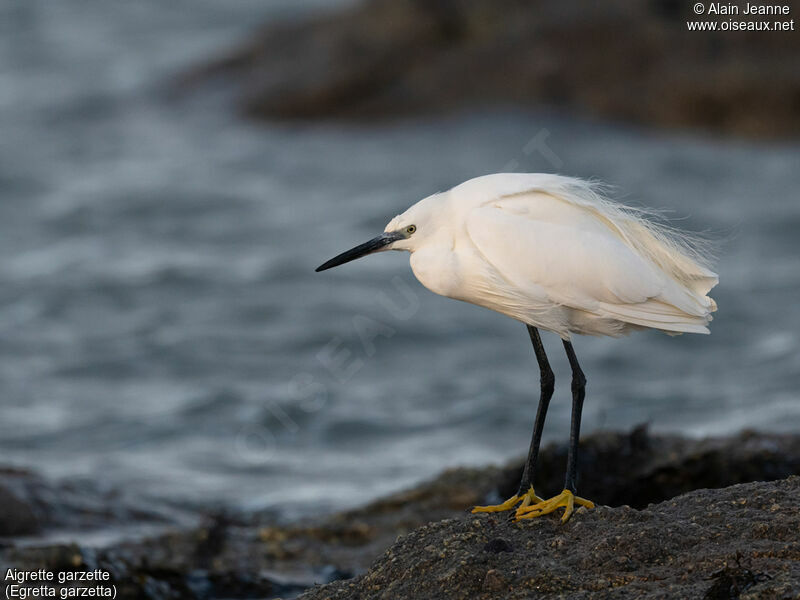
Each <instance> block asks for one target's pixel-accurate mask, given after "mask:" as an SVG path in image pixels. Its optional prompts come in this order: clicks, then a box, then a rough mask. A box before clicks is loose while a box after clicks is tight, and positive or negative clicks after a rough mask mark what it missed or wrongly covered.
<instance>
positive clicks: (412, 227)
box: [406, 225, 417, 235]
mask: <svg viewBox="0 0 800 600" xmlns="http://www.w3.org/2000/svg"><path fill="white" fill-rule="evenodd" d="M416 230H417V226H416V225H409V226H408V227H406V233H407V234H409V235H411V234H412V233H414V232H415V231H416Z"/></svg>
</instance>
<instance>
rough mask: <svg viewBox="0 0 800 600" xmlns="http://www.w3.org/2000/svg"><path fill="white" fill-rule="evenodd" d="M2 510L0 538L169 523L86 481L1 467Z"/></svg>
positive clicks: (0, 498) (0, 495) (161, 516)
mask: <svg viewBox="0 0 800 600" xmlns="http://www.w3.org/2000/svg"><path fill="white" fill-rule="evenodd" d="M0 507H2V510H0V537H17V536H33V535H46V534H49V533H54V532H57V531H64V530H70V531H84V532H87V531H90V530H99V529H110V528H112V527H115V526H121V525H128V526H129V525H132V524H135V523H149V524H153V525H156V524H164V522H165V519H166V518H167V517H166V515H163V514H161V513H159V512H157V511H150V510H142V509H140V508H139V507H138V506H137V505H136V503H135V502H133V501H130V500H128V499H126V498H124V497H122V496H120V495H119V494H117V493H115V492H113V491H108V490H106V491H103V490H100V489H99V488H98V487H97V486H96V485H94V484H92V483H90V482H86V481H72V482H52V481H48V480H46V479H45V478H43V477H41V476H39V475H37V474H35V473H31V472H30V471H25V470H22V469H12V468H2V467H0Z"/></svg>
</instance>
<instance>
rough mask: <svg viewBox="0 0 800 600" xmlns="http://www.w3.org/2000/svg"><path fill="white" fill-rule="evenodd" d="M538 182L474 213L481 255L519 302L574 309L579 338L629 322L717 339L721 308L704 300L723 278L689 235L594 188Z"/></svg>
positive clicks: (622, 329)
mask: <svg viewBox="0 0 800 600" xmlns="http://www.w3.org/2000/svg"><path fill="white" fill-rule="evenodd" d="M521 177H526V176H521ZM528 177H529V176H528ZM536 177H537V179H536V180H535V181H533V180H531V179H530V178H527V180H525V179H520V180H518V181H517V182H516V183H517V184H518V185H517V187H516V188H513V187H512V188H509V189H507V190H503V191H507V192H508V194H506V195H504V196H499V197H498V196H497V195H495V197H494V198H493V199H491V196H490V199H489V200H488V201H487V202H486V203H484V204H483V205H482V206H479V207H477V208H473V209H471V210H470V211H469V212H468V214H467V215H465V217H466V218H465V226H466V230H467V233H468V234H469V236H470V238H471V240H472V242H473V243H474V245H475V247H476V249H477V250H478V251H479V252H480V253H481V254H482V255H483V257H484V258H485V260H486V261H487V262H488V263H490V264H491V265H492V266H493V268H494V269H495V270H496V271H497V273H498V275H499V276H500V277H502V278H503V279H504V280H505V281H506V282H508V284H509V286H512V287H514V288H516V290H518V291H519V295H520V296H523V297H524V296H526V295H528V296H530V297H531V298H532V299H534V298H537V300H543V299H542V298H541V294H542V290H544V293H545V294H546V295H547V299H548V300H549V302H551V303H552V304H553V305H555V306H558V307H567V308H569V309H573V310H572V311H569V313H568V315H567V316H566V317H563V315H562V317H563V318H568V319H569V318H571V319H572V321H573V322H572V323H565V324H564V325H562V327H563V328H565V329H567V330H568V331H573V332H579V333H590V334H591V333H596V334H602V335H620V334H623V333H626V332H627V331H628V330H629V329H631V327H626V326H625V325H626V324H630V325H633V326H638V327H651V328H655V329H661V330H663V331H667V332H672V333H681V332H695V333H708V329H707V327H706V324H707V323H708V322H709V321H710V320H711V315H710V313H711V312H712V311H714V310H715V309H716V304H715V303H714V301H713V300H712V299H711V298H709V297H708V296H705V294H706V293H707V292H708V291H709V290H710V289H711V288H712V287H713V286H714V285H715V284H716V282H717V277H716V274H714V273H713V272H711V271H710V270H709V269H708V268H707V267H706V266H705V265H703V264H701V261H699V260H698V259H697V257H695V256H694V254H693V251H692V250H691V248H690V247H688V246H687V245H686V244H685V240H684V239H683V238H681V237H677V234H675V236H673V235H671V231H670V230H668V229H665V228H662V227H659V226H656V225H654V224H653V223H650V222H649V221H647V220H646V219H644V218H641V217H640V216H637V215H636V214H635V213H634V212H633V211H632V210H631V209H627V208H626V207H622V206H620V205H617V204H615V203H613V202H611V201H608V200H606V199H604V198H602V197H601V196H598V195H596V193H595V191H594V190H593V189H592V188H591V186H590V184H587V183H586V182H582V181H579V180H574V179H570V178H563V177H557V176H536ZM540 180H541V181H540ZM536 184H538V185H536ZM545 184H546V185H545ZM525 185H527V188H528V189H527V191H526V190H525V189H524V188H525ZM528 290H529V291H530V294H528V293H527V291H528ZM534 304H535V306H532V311H534V312H535V311H537V310H540V306H541V304H540V302H538V301H537V302H535V303H534ZM531 320H535V318H532V319H531ZM593 320H594V321H596V323H595V324H594V325H592V321H593ZM532 324H534V325H535V324H536V323H535V322H534V323H532ZM548 325H549V326H550V328H553V329H554V330H557V328H555V327H554V326H553V325H552V323H548ZM593 327H595V330H592V328H593ZM559 333H560V334H561V335H562V336H563V335H565V334H567V333H568V332H567V331H559Z"/></svg>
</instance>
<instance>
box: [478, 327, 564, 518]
mask: <svg viewBox="0 0 800 600" xmlns="http://www.w3.org/2000/svg"><path fill="white" fill-rule="evenodd" d="M526 327H527V328H528V335H530V338H531V343H532V344H533V351H534V352H535V353H536V361H537V362H538V363H539V384H540V392H539V408H538V409H537V411H536V421H535V422H534V424H533V435H532V436H531V445H530V448H529V449H528V459H527V460H526V461H525V468H524V469H523V470H522V479H521V480H520V482H519V489H518V490H517V493H516V494H514V495H513V496H511V498H509V499H508V500H506V501H505V502H503V503H502V504H496V505H493V506H476V507H475V508H473V509H472V512H474V513H477V512H500V511H504V510H511V509H512V508H514V507H515V506H517V504H519V505H520V506H519V509H523V508H526V507H528V506H529V505H532V504H539V503H540V502H542V501H543V500H542V499H541V498H540V497H539V496H537V495H536V493H535V492H534V491H533V474H534V471H535V468H536V459H537V458H538V457H539V445H540V444H541V442H542V430H543V429H544V420H545V418H546V417H547V409H548V407H549V406H550V399H551V398H552V397H553V389H554V388H555V382H556V378H555V376H554V375H553V370H552V369H551V368H550V362H549V361H548V360H547V354H546V353H545V351H544V345H543V344H542V338H541V337H540V336H539V331H538V330H537V329H536V328H535V327H531V326H530V325H526ZM519 509H518V510H519Z"/></svg>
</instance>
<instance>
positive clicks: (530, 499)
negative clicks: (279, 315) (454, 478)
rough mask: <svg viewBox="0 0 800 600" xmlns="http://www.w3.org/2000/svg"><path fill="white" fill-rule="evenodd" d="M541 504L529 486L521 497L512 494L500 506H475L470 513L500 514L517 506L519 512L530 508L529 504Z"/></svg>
mask: <svg viewBox="0 0 800 600" xmlns="http://www.w3.org/2000/svg"><path fill="white" fill-rule="evenodd" d="M520 502H521V504H520ZM542 502H544V500H542V499H541V498H540V497H539V496H537V495H536V492H534V491H533V486H531V487H530V489H529V490H528V491H527V492H525V493H524V494H522V495H519V494H514V495H513V496H511V498H509V499H508V500H506V501H505V502H503V503H502V504H494V505H492V506H476V507H475V508H473V509H472V512H473V513H493V512H502V511H504V510H511V509H512V508H514V507H515V506H516V505H517V504H519V508H518V509H517V511H519V510H521V509H523V508H527V507H528V506H531V503H534V505H538V504H540V503H542Z"/></svg>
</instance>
